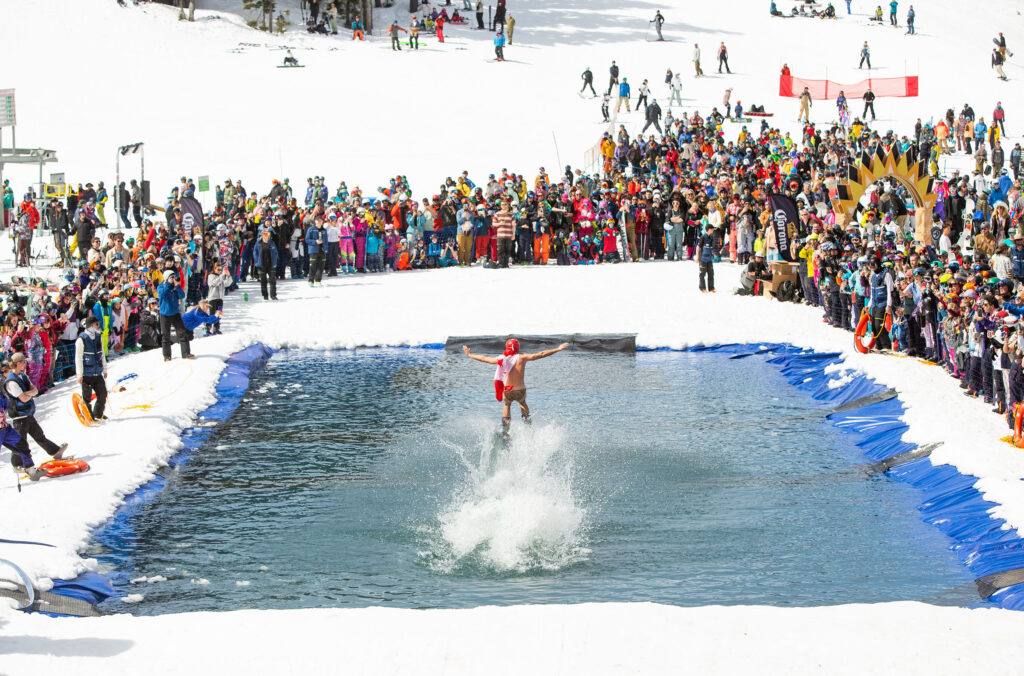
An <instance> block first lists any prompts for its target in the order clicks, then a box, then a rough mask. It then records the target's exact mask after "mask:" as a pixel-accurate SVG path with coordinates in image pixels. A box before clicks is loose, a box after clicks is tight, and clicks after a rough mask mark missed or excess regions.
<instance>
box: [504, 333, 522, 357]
mask: <svg viewBox="0 0 1024 676" xmlns="http://www.w3.org/2000/svg"><path fill="white" fill-rule="evenodd" d="M514 354H519V341H518V340H516V339H515V338H509V339H508V340H506V341H505V356H506V357H511V356H512V355H514Z"/></svg>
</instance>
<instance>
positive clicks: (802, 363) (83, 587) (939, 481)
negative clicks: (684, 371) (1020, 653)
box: [53, 343, 1024, 610]
mask: <svg viewBox="0 0 1024 676" xmlns="http://www.w3.org/2000/svg"><path fill="white" fill-rule="evenodd" d="M409 347H418V348H422V349H444V343H428V344H425V345H419V346H409ZM637 351H638V352H654V351H680V350H673V349H672V348H663V347H656V348H650V347H640V346H638V347H637ZM681 351H684V352H713V353H718V354H728V355H730V358H732V359H737V358H746V357H751V356H762V355H763V356H765V357H766V358H767V362H768V363H770V364H775V365H777V366H778V367H779V369H780V371H781V373H782V374H783V376H785V377H786V379H787V380H788V382H789V383H790V384H791V385H793V386H795V387H798V388H800V389H802V390H804V391H807V392H809V393H811V396H812V398H813V399H815V400H816V401H819V402H821V408H822V410H823V411H827V410H828V409H832V408H835V407H838V406H841V405H842V404H845V403H847V402H852V401H855V400H857V399H860V398H862V397H867V396H870V395H873V394H877V393H880V392H883V391H884V390H885V389H886V388H885V387H884V386H882V385H880V384H879V383H877V382H875V381H874V380H873V379H871V378H869V377H867V376H865V375H864V374H861V373H855V374H853V375H852V376H851V377H850V380H849V381H848V382H846V383H843V384H842V385H840V386H838V387H830V386H829V383H830V382H831V381H832V380H834V379H835V378H836V375H834V374H829V373H826V372H825V369H826V368H828V367H829V366H832V365H835V364H840V363H842V361H843V357H842V354H841V353H839V352H824V353H822V352H813V351H811V350H807V349H804V348H798V347H795V346H793V345H788V344H785V343H728V344H722V345H697V346H692V347H689V348H684V349H683V350H681ZM272 354H273V351H272V350H270V349H269V348H267V347H265V346H263V345H261V344H256V345H253V346H251V347H249V348H246V349H245V350H242V351H241V352H238V353H236V354H234V355H232V356H231V357H230V358H229V359H228V360H227V366H226V367H225V369H224V371H223V373H222V374H221V378H220V381H219V382H218V384H217V387H216V392H217V402H216V403H215V404H213V405H212V406H210V407H209V408H208V409H206V410H205V411H203V412H202V413H201V414H200V415H199V418H200V420H217V421H221V420H226V419H227V418H228V417H229V416H230V415H231V413H232V412H233V411H234V410H235V409H236V408H237V407H238V405H239V404H240V403H241V400H242V397H243V396H244V395H245V392H246V390H247V389H248V386H249V379H250V377H251V376H252V375H253V374H255V373H256V372H257V371H258V370H259V369H261V368H262V367H263V366H264V365H265V364H266V362H267V360H268V359H269V358H270V356H271V355H272ZM904 411H905V409H904V406H903V404H902V402H901V401H900V400H899V399H898V398H893V399H889V400H887V401H882V402H877V403H869V404H867V405H865V406H862V407H860V408H856V409H853V410H850V411H844V412H842V413H831V414H830V415H829V419H830V420H831V421H832V423H833V424H834V425H835V426H836V427H837V428H838V429H840V430H842V431H843V432H844V433H846V434H849V435H851V436H852V437H853V441H854V443H855V445H856V446H857V447H859V448H860V449H862V451H863V453H864V455H865V457H866V458H868V459H870V460H872V461H881V460H886V459H889V458H893V457H895V456H897V455H900V454H902V453H905V452H907V451H911V450H914V449H916V448H917V446H916V445H914V444H911V443H908V442H906V441H903V439H902V437H903V434H904V433H905V432H907V430H908V429H909V427H908V426H907V425H906V423H904V422H903V421H902V420H901V416H902V415H903V413H904ZM212 432H213V430H212V429H210V428H209V427H202V426H199V427H191V428H189V429H187V430H185V431H184V432H183V433H182V442H183V445H184V446H183V448H182V450H181V451H179V452H178V453H177V454H175V456H174V457H172V458H171V460H170V461H169V463H168V464H169V466H170V467H172V468H173V467H177V466H179V465H182V464H184V463H185V462H187V460H188V458H189V456H190V455H191V453H192V451H194V450H195V449H196V448H198V447H199V446H201V445H202V444H203V443H204V442H205V441H206V439H207V438H208V437H209V436H210V435H211V434H212ZM886 474H888V475H889V476H890V477H892V478H893V479H897V480H900V481H904V482H906V483H908V484H910V485H911V486H914V487H915V488H917V489H919V490H920V491H921V493H922V501H921V504H920V505H919V507H918V510H919V511H920V512H921V518H922V520H923V521H925V522H926V523H929V524H932V525H933V526H935V527H936V528H938V529H939V530H941V531H942V532H943V533H944V534H946V535H947V536H948V537H949V538H950V539H951V540H952V544H951V545H950V549H951V550H952V551H953V552H954V554H955V555H956V556H957V558H958V560H959V561H960V562H961V563H962V564H963V565H964V566H965V567H967V568H968V569H969V570H970V572H971V573H972V574H973V575H975V576H976V577H982V576H985V575H990V574H992V573H998V572H1002V571H1007V570H1012V569H1015V568H1024V539H1022V538H1021V537H1020V535H1019V534H1018V533H1017V531H1016V530H1015V529H1012V528H1009V526H1008V525H1007V524H1006V522H1005V521H1003V520H1002V519H999V518H996V517H993V516H992V515H991V513H990V512H991V510H992V508H994V507H995V506H996V505H995V503H992V502H990V501H988V500H985V499H984V498H983V497H982V495H981V493H980V492H979V491H978V489H977V488H975V484H976V483H977V477H973V476H970V475H964V474H961V473H960V472H959V471H957V469H956V468H955V467H952V466H951V465H934V464H932V462H931V461H930V460H929V459H928V458H927V457H926V458H920V459H916V460H911V461H910V462H906V463H904V464H901V465H897V466H895V467H892V468H890V469H889V470H888V471H887V472H886ZM166 483H167V480H166V478H165V477H163V476H160V475H158V476H156V477H154V478H153V479H152V480H151V481H149V482H148V483H146V484H144V485H143V486H140V487H139V488H138V489H137V490H136V491H135V492H134V493H133V494H132V495H130V496H129V497H128V498H127V499H126V500H125V502H124V504H123V505H122V506H121V508H120V509H118V511H117V513H116V514H115V515H114V516H113V517H112V518H111V519H110V521H109V522H108V523H107V524H106V525H104V526H103V527H102V528H100V529H99V530H97V531H96V533H95V537H96V539H97V540H98V541H99V542H100V543H101V544H104V545H107V548H108V550H109V551H110V552H129V551H132V547H131V544H132V542H133V539H134V533H133V531H132V527H131V516H132V515H133V514H134V513H135V512H137V511H138V510H139V509H141V508H142V506H144V505H145V504H147V503H148V502H150V501H151V500H152V499H153V498H154V497H155V496H156V494H157V493H158V492H159V491H160V490H162V489H163V487H164V486H165V485H166ZM108 559H109V560H112V561H113V562H114V563H115V565H116V570H115V572H114V573H113V574H112V578H113V579H115V580H119V581H120V580H122V578H123V579H124V581H127V578H129V577H130V572H129V571H130V566H131V560H130V556H128V555H126V554H113V553H112V554H111V555H109V556H108ZM53 591H54V593H65V594H66V595H68V596H75V597H76V598H84V599H85V600H89V601H90V602H92V603H99V602H101V601H103V600H104V599H106V598H108V597H110V596H111V595H113V594H114V590H113V588H112V587H111V584H110V579H109V578H106V577H104V576H101V575H96V574H95V573H90V574H87V575H83V576H80V577H78V578H76V579H75V580H72V581H55V583H54V590H53ZM987 603H990V604H992V605H995V606H998V607H1002V608H1006V609H1009V610H1024V583H1022V584H1016V585H1012V586H1009V587H1005V588H1003V589H999V590H997V591H996V592H994V593H993V594H992V595H991V596H990V597H989V598H988V599H987Z"/></svg>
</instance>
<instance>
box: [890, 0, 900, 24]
mask: <svg viewBox="0 0 1024 676" xmlns="http://www.w3.org/2000/svg"><path fill="white" fill-rule="evenodd" d="M899 6H900V5H899V3H898V2H896V0H891V2H890V3H889V24H890V25H893V26H898V25H899V23H900V22H899V19H897V18H896V10H897V9H899Z"/></svg>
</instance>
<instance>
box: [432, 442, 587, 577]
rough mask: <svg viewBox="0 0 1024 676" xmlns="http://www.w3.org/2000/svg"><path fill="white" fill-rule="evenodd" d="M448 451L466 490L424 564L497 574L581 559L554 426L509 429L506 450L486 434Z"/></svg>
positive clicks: (444, 518)
mask: <svg viewBox="0 0 1024 676" xmlns="http://www.w3.org/2000/svg"><path fill="white" fill-rule="evenodd" d="M443 443H444V444H445V445H447V446H449V447H451V448H452V449H453V450H454V451H455V453H456V454H457V455H458V456H459V458H460V459H461V461H462V463H463V465H464V466H465V467H466V469H467V470H468V483H467V485H466V486H465V487H464V488H463V490H462V491H460V493H459V494H458V495H457V496H456V497H455V498H454V500H453V501H452V504H451V505H450V506H449V507H448V508H447V509H445V510H443V511H442V513H441V515H440V516H439V519H438V520H439V527H438V529H437V532H438V535H439V537H438V538H436V539H437V540H438V542H436V543H435V544H436V546H435V547H434V548H433V549H435V551H433V552H431V559H432V561H431V565H432V567H434V568H435V569H437V570H438V571H439V572H445V573H449V572H454V571H455V570H457V569H460V568H462V567H463V565H465V564H469V565H473V566H477V567H483V568H485V569H487V570H490V571H493V572H499V573H510V572H512V573H523V572H527V571H529V570H535V569H542V570H558V569H561V568H564V567H566V566H569V565H572V564H574V563H578V562H579V561H582V560H585V559H586V556H587V554H589V550H588V549H586V548H585V547H584V546H583V544H582V533H581V531H582V525H583V520H584V516H585V513H586V512H585V510H584V509H582V508H581V507H579V506H578V505H577V504H576V501H575V499H574V497H573V492H572V453H571V449H570V448H569V446H568V445H567V443H566V435H565V432H564V431H563V430H562V429H560V428H559V427H557V426H556V425H543V426H541V425H536V426H533V427H527V426H524V425H518V424H517V425H515V426H514V427H513V429H512V437H511V442H510V443H509V444H508V447H507V448H505V447H504V446H503V444H502V443H501V442H500V440H499V441H497V442H496V440H495V435H494V432H493V428H488V429H487V430H486V431H483V432H481V433H480V435H479V441H478V443H477V444H475V445H472V444H471V445H469V448H465V447H463V446H460V445H458V444H455V443H452V442H447V441H446V442H443Z"/></svg>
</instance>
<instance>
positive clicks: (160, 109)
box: [0, 0, 1024, 201]
mask: <svg viewBox="0 0 1024 676" xmlns="http://www.w3.org/2000/svg"><path fill="white" fill-rule="evenodd" d="M240 4H241V3H240V2H235V1H234V0H217V3H216V5H215V6H217V7H221V8H230V7H239V6H240ZM279 4H282V3H279ZM297 4H298V3H297V2H292V3H283V6H289V5H297ZM779 4H780V6H781V7H783V8H788V7H789V5H790V4H792V3H790V2H789V1H788V0H783V2H780V3H779ZM836 4H837V5H838V6H839V11H840V18H839V19H838V20H836V21H821V20H812V19H772V18H770V17H769V16H768V11H767V10H768V3H767V2H765V0H730V1H729V2H728V3H725V4H723V3H719V2H701V3H698V2H685V3H683V2H678V3H675V4H674V5H670V6H667V7H663V6H659V5H657V4H654V3H648V2H641V1H638V0H626V1H625V2H619V1H615V2H613V1H611V0H595V1H594V2H589V3H586V4H585V5H580V4H579V3H577V2H573V1H571V0H545V1H544V2H541V1H540V0H522V2H513V3H511V4H510V10H509V11H510V12H511V13H512V15H513V16H514V17H515V18H516V29H515V34H514V38H513V44H512V46H510V47H508V48H507V49H506V56H507V58H508V61H507V62H505V63H496V62H494V61H493V60H492V57H493V51H492V47H491V44H490V40H491V38H492V36H493V34H492V33H489V32H486V31H476V30H472V29H470V28H468V27H460V26H449V28H448V33H449V38H448V39H447V40H446V42H445V43H444V44H438V43H437V41H436V39H434V38H433V37H432V36H429V35H425V36H424V37H423V46H422V48H421V49H420V50H419V51H418V52H410V51H409V50H403V51H402V52H393V51H391V49H390V45H389V42H388V41H387V40H386V39H383V38H377V39H371V40H367V41H366V42H353V41H352V40H350V39H349V36H348V34H347V32H343V33H342V34H341V35H339V36H337V37H332V36H326V37H324V36H312V35H309V34H308V33H306V32H304V31H302V30H299V29H292V30H290V31H289V32H288V33H287V34H286V35H285V36H283V37H276V36H270V35H267V34H265V33H261V32H258V31H255V30H253V29H250V28H247V27H246V26H245V19H246V18H247V17H245V16H240V15H239V14H236V13H232V12H229V11H226V9H221V10H201V11H198V12H197V20H196V21H195V22H194V23H187V22H179V21H178V20H177V11H176V10H173V9H170V8H168V7H165V6H162V5H146V6H143V7H141V8H135V7H129V8H124V9H123V8H120V7H118V5H117V4H116V3H115V2H113V0H76V1H75V2H67V1H66V0H31V1H29V0H0V6H2V9H3V16H4V18H5V24H6V28H5V30H4V36H3V40H0V60H2V62H3V63H6V64H14V67H8V68H5V69H4V75H3V77H2V78H0V87H14V88H15V89H16V90H17V97H18V118H19V120H20V123H19V125H18V142H19V145H21V146H26V147H38V146H43V147H47V148H53V149H55V150H57V151H58V153H59V157H60V163H59V165H49V166H48V167H47V169H46V171H47V173H49V171H60V170H63V171H64V172H65V173H66V175H67V178H68V180H69V181H72V182H75V183H77V182H80V181H82V182H84V181H86V180H91V181H93V182H95V181H96V180H100V179H102V180H106V181H107V184H108V185H110V183H111V182H112V181H113V178H114V159H115V151H116V148H117V147H118V146H119V145H122V144H126V143H130V142H138V141H142V142H144V143H145V144H146V175H147V176H148V177H149V178H150V179H151V180H152V185H153V192H154V200H155V201H156V200H160V199H162V198H163V196H164V195H165V194H166V191H167V190H169V189H170V187H171V186H172V185H174V184H176V183H177V179H178V177H179V176H180V175H182V174H185V175H188V176H190V177H193V178H194V177H196V176H198V175H202V174H207V175H209V176H210V177H211V179H212V180H214V181H218V182H223V181H224V179H226V178H229V177H230V178H232V179H242V180H243V182H244V184H245V185H246V186H247V187H250V189H260V190H266V189H268V187H269V183H270V179H271V178H273V177H278V178H284V177H288V178H290V179H291V181H292V184H293V185H296V184H299V185H304V182H305V179H306V177H308V176H312V175H314V174H319V175H324V176H326V177H327V179H328V183H329V184H330V185H331V186H332V187H334V186H336V185H337V184H338V181H341V180H345V181H347V182H348V185H349V186H350V187H351V186H352V185H355V184H358V185H360V186H362V187H363V188H364V190H365V189H370V190H374V189H376V187H377V186H379V185H385V184H386V183H387V179H388V177H390V176H393V175H395V174H403V175H407V176H408V177H409V179H410V181H411V182H412V187H413V190H414V193H415V194H416V195H417V196H423V195H429V194H430V193H432V192H434V191H435V190H436V187H437V185H439V183H440V182H441V181H442V180H443V179H444V178H445V177H446V176H448V175H452V174H455V173H457V172H461V171H462V170H463V169H468V170H469V171H470V173H471V176H473V177H474V178H476V179H477V180H479V179H480V178H481V177H486V175H487V174H488V173H490V172H497V171H499V170H500V169H502V168H508V169H509V170H510V171H517V172H521V173H523V174H524V175H526V176H527V177H528V178H529V179H530V180H532V178H533V176H534V175H535V174H536V172H537V169H538V167H539V166H541V165H543V166H545V167H546V168H547V170H548V171H549V172H552V173H555V172H557V171H558V170H559V169H560V166H559V163H561V165H565V164H572V165H573V166H579V165H580V164H581V163H582V160H583V152H584V151H585V150H586V149H587V148H588V147H590V146H591V145H593V144H594V142H595V141H596V140H597V139H598V138H599V135H600V132H601V131H602V130H603V129H604V126H603V125H601V124H599V122H598V121H599V120H600V114H599V101H598V100H592V99H589V98H586V99H582V98H580V97H579V96H578V95H577V91H578V90H579V88H580V85H581V82H580V72H581V71H582V70H583V68H584V67H586V66H589V67H590V68H591V69H592V70H593V71H594V73H595V81H596V87H597V88H598V91H601V90H602V89H603V88H604V87H606V86H607V72H608V66H609V65H610V63H611V61H612V59H615V60H616V61H617V62H618V63H619V65H620V66H621V68H622V75H623V76H625V77H626V78H628V79H629V81H630V82H631V83H633V85H634V90H635V89H636V87H637V86H638V85H639V84H640V83H641V81H642V80H643V79H645V78H646V79H649V80H650V82H651V83H652V87H653V92H654V95H655V96H656V97H659V98H661V102H662V103H663V104H666V103H667V99H668V96H667V91H666V90H665V86H664V84H663V81H664V74H665V71H666V69H668V68H671V69H672V70H673V71H678V72H681V73H683V83H684V90H683V99H684V106H683V110H686V111H688V112H692V110H693V109H694V108H697V109H699V110H701V111H702V112H707V111H708V110H710V107H711V106H712V105H720V104H721V99H722V94H723V92H724V90H725V88H726V87H732V88H733V101H734V102H735V101H736V100H737V99H739V100H742V101H743V102H744V104H745V105H747V106H749V105H751V104H754V103H758V104H762V105H764V106H766V108H767V109H768V110H769V111H774V112H775V113H776V117H775V119H774V121H775V122H776V123H777V124H781V125H782V126H783V128H787V129H791V130H793V131H796V130H797V125H796V123H795V117H796V109H797V106H796V105H795V101H794V100H792V99H780V98H779V97H778V96H777V93H778V77H777V74H778V71H779V68H780V66H781V65H782V64H783V63H784V62H785V63H788V64H789V66H790V67H791V68H792V70H793V73H794V75H797V76H804V77H814V78H821V77H824V76H825V75H826V73H827V75H828V77H829V78H830V79H832V80H835V81H839V82H853V81H858V80H860V79H863V78H865V77H867V74H868V72H867V70H863V71H859V70H857V68H856V66H857V55H858V51H859V48H860V45H861V43H862V42H863V41H864V40H868V41H869V42H870V44H871V48H872V62H873V64H874V66H875V67H874V69H873V70H872V73H873V74H874V75H875V76H877V77H898V76H902V75H904V74H905V73H907V72H909V73H910V74H915V73H917V74H920V77H921V81H920V82H921V96H920V97H919V98H917V99H902V100H900V99H882V100H879V101H878V102H877V103H876V108H877V110H878V113H879V115H880V120H879V122H878V125H879V126H880V127H881V128H883V130H884V129H886V128H894V129H899V130H902V131H905V132H908V133H909V132H910V131H911V130H912V127H913V122H914V120H915V119H916V118H917V117H921V118H922V119H924V120H926V121H927V120H928V119H929V118H931V117H936V116H939V115H941V114H942V113H943V112H944V111H945V110H946V108H947V107H954V108H955V109H956V110H959V108H960V107H961V106H962V105H963V104H964V103H965V102H967V101H969V102H971V104H972V105H973V106H974V108H975V110H976V111H977V112H978V114H979V115H983V116H985V117H988V116H989V114H990V112H991V110H992V108H993V107H994V106H995V103H996V101H1002V102H1003V105H1004V107H1005V108H1006V110H1007V115H1008V118H1009V119H1008V125H1009V128H1010V133H1011V135H1014V134H1015V133H1016V128H1015V120H1017V119H1019V118H1018V116H1019V115H1021V114H1022V113H1021V112H1019V111H1024V106H1022V105H1020V104H1021V102H1022V101H1024V94H1022V93H1021V90H1020V88H1019V87H1018V86H1016V84H1015V82H1014V79H1015V78H1016V77H1018V76H1020V75H1022V74H1024V73H1022V70H1021V68H1020V66H1019V65H1018V63H1017V62H1016V61H1014V60H1011V61H1010V63H1009V64H1008V66H1007V72H1008V74H1009V76H1010V78H1011V81H1010V82H1007V83H1003V82H999V81H997V80H996V78H995V75H994V72H993V71H992V70H991V69H990V68H989V55H990V53H991V49H992V42H991V39H992V37H993V36H994V35H995V33H996V31H997V30H1003V31H1004V32H1005V33H1006V36H1007V40H1008V41H1009V44H1010V48H1011V50H1012V49H1013V48H1014V45H1016V44H1022V43H1021V37H1022V36H1024V34H1022V32H1021V31H1020V26H1021V17H1020V16H1019V14H1018V13H1017V10H1018V5H1019V3H1018V2H1017V1H1016V0H985V2H983V3H980V4H978V6H975V7H970V8H968V7H967V6H966V5H964V3H962V2H959V1H955V0H934V1H933V2H929V3H918V6H917V7H916V10H917V30H918V35H917V36H906V35H904V29H903V28H899V29H895V28H891V27H889V26H878V25H869V23H868V21H867V13H868V12H869V11H871V10H872V9H873V7H874V3H868V2H865V1H864V0H854V2H853V8H854V11H855V12H856V13H855V14H853V15H852V16H846V14H845V10H844V9H843V5H844V3H843V2H842V1H841V0H839V1H838V2H836ZM900 4H901V9H900V18H901V21H902V20H903V17H904V14H905V9H906V7H905V3H900ZM405 6H406V5H405V3H401V2H399V3H397V4H396V5H395V6H394V7H391V8H387V9H381V10H377V11H378V16H377V26H378V28H380V27H381V26H383V25H385V24H386V23H388V21H389V20H390V19H391V18H392V17H396V18H398V19H399V20H400V22H401V24H402V25H403V26H405V25H407V24H408V16H407V15H406V14H405V13H404V11H403V8H404V7H405ZM454 6H459V3H456V5H454ZM659 7H660V8H661V9H662V11H663V13H664V14H665V16H666V18H667V24H666V27H665V35H666V37H667V38H668V41H666V42H662V43H658V42H648V41H647V39H646V38H647V35H648V28H649V23H648V22H649V20H650V19H651V18H652V17H653V15H654V11H655V9H656V8H659ZM291 15H292V18H293V20H297V19H298V15H299V12H298V9H297V7H293V9H292V11H291ZM296 23H298V22H297V21H296ZM44 28H45V31H44V32H43V33H40V30H41V29H44ZM695 41H696V42H697V43H698V44H700V46H701V49H702V51H703V63H704V70H705V72H706V73H707V77H705V78H702V79H700V80H695V79H694V78H693V77H692V74H693V66H692V63H691V54H692V50H693V43H694V42H695ZM721 41H725V43H726V45H727V46H728V48H729V53H730V64H731V66H732V69H733V71H734V73H735V74H734V75H731V76H719V75H717V73H716V72H715V70H716V67H715V51H716V49H717V46H718V44H719V42H721ZM242 42H245V43H260V44H262V45H268V46H267V47H258V48H246V49H244V50H242V51H241V52H240V53H234V52H233V51H232V50H234V49H237V48H238V45H239V43H242ZM281 45H290V46H292V47H294V48H295V49H294V51H295V54H296V56H297V57H298V58H299V59H300V61H301V62H302V63H303V64H304V65H305V66H306V67H305V68H301V69H279V68H276V66H277V65H278V64H279V63H281V59H282V57H283V52H282V51H280V50H279V49H276V47H278V46H281ZM1021 50H1022V53H1024V46H1021ZM634 96H635V95H634ZM852 107H853V108H854V112H860V111H859V110H857V109H856V108H857V107H856V106H852ZM678 112H679V111H678V110H677V111H676V113H678ZM813 113H814V115H813V118H814V119H816V120H818V121H822V122H827V121H831V120H833V119H834V118H835V109H834V106H833V105H832V104H831V103H829V102H818V103H817V105H816V106H815V108H814V110H813ZM620 122H624V123H626V124H627V127H629V128H630V129H631V131H638V130H639V127H640V126H641V125H642V115H641V114H638V113H636V112H633V113H630V114H628V115H627V114H625V113H624V112H623V114H622V115H621V116H620ZM737 132H738V128H736V127H734V126H731V125H730V126H729V127H728V129H727V133H728V134H730V135H735V134H736V133H737ZM7 138H8V142H9V136H8V137H7ZM556 143H557V150H556ZM136 167H137V164H136V163H135V162H134V161H132V160H126V161H125V162H124V163H123V168H122V175H128V176H135V175H136V172H137V169H136ZM7 175H8V176H10V177H13V179H14V180H13V185H15V186H16V190H17V191H18V192H19V197H20V192H21V191H23V189H24V187H25V186H26V185H27V183H28V182H29V181H34V180H36V172H35V170H34V169H28V168H25V169H15V168H11V167H9V168H8V171H7Z"/></svg>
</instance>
